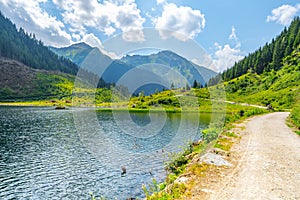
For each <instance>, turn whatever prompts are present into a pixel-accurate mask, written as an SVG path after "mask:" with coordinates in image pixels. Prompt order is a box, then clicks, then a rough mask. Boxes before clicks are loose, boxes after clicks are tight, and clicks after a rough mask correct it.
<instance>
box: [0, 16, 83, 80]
mask: <svg viewBox="0 0 300 200" xmlns="http://www.w3.org/2000/svg"><path fill="white" fill-rule="evenodd" d="M0 27H1V28H0V57H6V58H11V59H14V60H18V61H20V62H22V63H24V64H25V65H27V66H30V67H32V68H35V69H45V70H51V71H61V72H65V73H69V74H76V72H77V71H78V67H77V66H76V65H75V64H74V63H72V62H71V61H70V60H68V59H66V58H63V57H59V56H57V55H56V54H55V53H53V52H52V51H50V50H49V49H48V47H45V46H44V45H43V42H42V41H38V40H37V39H36V38H35V35H34V34H28V33H26V32H25V31H24V29H22V28H20V29H19V30H17V29H16V26H15V25H14V24H13V23H12V22H11V21H10V20H9V19H7V18H5V17H4V16H3V15H2V13H1V12H0Z"/></svg>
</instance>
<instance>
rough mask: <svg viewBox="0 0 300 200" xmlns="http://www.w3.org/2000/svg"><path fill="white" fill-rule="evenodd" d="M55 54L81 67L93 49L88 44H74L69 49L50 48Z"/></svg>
mask: <svg viewBox="0 0 300 200" xmlns="http://www.w3.org/2000/svg"><path fill="white" fill-rule="evenodd" d="M49 48H50V50H52V51H53V52H54V53H56V54H57V55H59V56H63V57H65V58H68V59H70V60H71V61H72V62H73V63H75V64H77V65H78V66H80V65H81V63H82V62H83V60H84V59H85V58H86V56H87V55H88V54H89V53H90V52H91V51H92V50H93V48H92V47H91V46H89V45H87V44H86V43H83V42H82V43H78V44H73V45H71V46H68V47H62V48H56V47H49Z"/></svg>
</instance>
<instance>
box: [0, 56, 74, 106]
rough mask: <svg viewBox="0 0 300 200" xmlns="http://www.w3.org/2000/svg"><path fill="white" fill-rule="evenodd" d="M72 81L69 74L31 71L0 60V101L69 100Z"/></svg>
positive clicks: (19, 65) (11, 62)
mask: <svg viewBox="0 0 300 200" xmlns="http://www.w3.org/2000/svg"><path fill="white" fill-rule="evenodd" d="M74 79H75V77H74V76H73V75H70V74H65V73H62V72H53V71H45V70H38V69H33V68H30V67H28V66H26V65H24V64H22V63H20V62H18V61H16V60H12V59H8V58H0V101H26V100H42V99H53V98H54V99H61V98H69V99H70V97H71V94H72V87H73V82H74Z"/></svg>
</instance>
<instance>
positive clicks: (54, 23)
mask: <svg viewBox="0 0 300 200" xmlns="http://www.w3.org/2000/svg"><path fill="white" fill-rule="evenodd" d="M45 2H46V0H36V1H35V0H26V1H22V0H0V10H2V12H3V13H4V14H5V15H6V16H7V17H9V18H11V19H12V20H13V22H14V23H16V24H17V26H20V27H23V28H24V29H25V30H26V31H28V32H33V33H35V34H36V36H37V38H38V39H41V40H42V41H43V42H44V43H45V44H47V45H53V46H64V45H69V44H71V40H72V37H71V35H70V34H69V33H67V32H66V28H65V25H64V24H63V23H62V22H61V21H60V20H58V19H57V18H56V17H54V16H50V15H49V14H48V13H47V12H45V11H44V10H42V9H41V7H40V3H45Z"/></svg>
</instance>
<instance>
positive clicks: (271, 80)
mask: <svg viewBox="0 0 300 200" xmlns="http://www.w3.org/2000/svg"><path fill="white" fill-rule="evenodd" d="M283 63H284V66H283V67H282V69H280V70H279V71H271V72H265V73H263V74H260V75H258V74H256V73H252V72H251V70H250V71H249V72H248V73H247V74H245V75H242V76H240V77H238V78H235V79H233V80H231V81H229V82H226V83H225V84H224V85H225V88H226V92H227V93H226V95H227V98H228V99H229V100H232V101H235V102H247V103H250V104H257V105H262V106H266V105H268V104H271V105H272V106H273V107H274V108H275V109H277V110H281V109H291V108H293V106H294V105H295V103H296V101H297V94H298V93H299V92H300V47H299V48H298V49H297V50H295V51H294V52H293V53H292V54H291V55H290V56H287V57H286V58H285V59H284V60H283Z"/></svg>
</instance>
